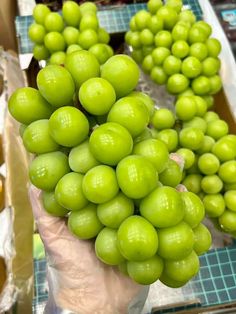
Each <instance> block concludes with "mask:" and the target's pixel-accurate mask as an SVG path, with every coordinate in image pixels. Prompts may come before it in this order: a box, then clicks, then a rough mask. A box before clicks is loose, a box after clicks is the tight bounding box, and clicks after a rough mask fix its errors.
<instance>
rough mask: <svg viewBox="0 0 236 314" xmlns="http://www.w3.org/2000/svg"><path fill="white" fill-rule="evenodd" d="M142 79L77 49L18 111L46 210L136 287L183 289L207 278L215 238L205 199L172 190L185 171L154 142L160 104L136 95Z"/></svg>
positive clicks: (122, 65) (51, 69) (45, 75)
mask: <svg viewBox="0 0 236 314" xmlns="http://www.w3.org/2000/svg"><path fill="white" fill-rule="evenodd" d="M138 80H139V68H138V66H137V64H136V63H135V62H134V61H133V60H132V59H131V58H130V57H129V56H125V55H115V56H112V57H111V58H109V59H108V60H107V61H106V62H105V64H104V65H103V66H102V67H101V68H100V65H99V63H98V61H97V59H96V58H95V56H94V55H93V54H92V53H91V52H89V51H85V50H81V51H76V52H74V53H72V54H68V55H67V57H66V60H65V66H64V67H62V66H59V65H48V66H46V67H45V68H44V69H41V70H40V71H39V73H38V75H37V87H38V89H34V88H30V87H24V88H19V89H17V90H16V91H15V92H14V93H13V94H12V96H11V97H10V99H9V105H8V108H9V111H10V113H11V115H12V116H13V117H14V118H15V119H16V120H17V121H19V122H20V123H21V124H22V126H21V135H22V139H23V143H24V146H25V148H26V149H27V151H29V152H30V153H33V154H35V158H34V160H33V161H32V162H31V165H30V168H29V177H30V180H31V182H32V183H33V184H34V185H35V186H36V187H37V188H39V189H41V190H42V191H43V192H42V200H43V205H44V208H45V210H46V211H47V212H48V213H50V214H52V215H54V216H60V217H64V216H66V217H68V228H69V229H70V231H71V232H72V233H73V234H74V235H75V236H77V237H78V238H80V239H85V240H89V239H91V241H94V242H95V251H96V255H97V257H98V258H99V259H100V260H101V261H102V262H104V263H106V264H108V265H112V266H118V267H119V268H120V270H121V271H122V272H124V273H125V274H127V275H129V276H130V277H131V278H132V279H133V280H134V281H136V282H138V283H140V284H144V285H145V284H151V283H153V282H155V281H156V280H158V279H160V280H161V281H162V282H163V283H164V284H166V285H167V286H170V287H180V286H183V285H184V284H186V282H187V281H188V280H190V279H191V278H192V277H193V276H195V275H196V274H197V272H198V270H199V258H198V255H201V254H203V253H204V252H206V251H207V250H208V249H209V247H210V246H211V235H210V233H209V231H208V229H207V228H206V227H205V226H204V225H203V224H202V223H201V222H202V219H203V218H204V215H205V210H204V206H203V203H202V201H201V200H200V198H199V197H198V196H196V195H194V194H193V193H192V192H188V191H183V192H180V191H178V190H177V189H175V186H174V187H172V186H167V185H168V184H165V182H167V183H168V177H170V176H172V177H174V176H175V170H176V169H178V171H179V172H180V176H181V178H182V172H181V169H180V167H179V166H178V165H177V163H176V162H175V161H173V160H172V159H173V158H174V156H169V152H168V145H166V144H165V143H163V142H162V140H159V139H155V138H153V136H152V129H150V128H149V127H148V126H149V124H150V121H152V116H153V114H154V115H156V113H154V102H153V101H152V99H151V98H150V97H149V96H148V95H146V94H144V93H142V92H138V91H135V90H134V89H135V88H136V86H137V83H138ZM171 124H172V122H171ZM170 157H171V158H170ZM175 157H176V156H175ZM170 164H172V165H174V166H175V167H174V168H173V169H174V170H173V171H172V170H171V171H172V172H171V171H170V169H172V168H171V166H170Z"/></svg>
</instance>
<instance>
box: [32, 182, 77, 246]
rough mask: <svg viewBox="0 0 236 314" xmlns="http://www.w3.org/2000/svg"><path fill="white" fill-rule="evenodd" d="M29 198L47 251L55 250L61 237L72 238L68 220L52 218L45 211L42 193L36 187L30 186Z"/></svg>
mask: <svg viewBox="0 0 236 314" xmlns="http://www.w3.org/2000/svg"><path fill="white" fill-rule="evenodd" d="M29 197H30V201H31V205H32V210H33V214H34V218H35V221H36V224H37V227H38V231H39V234H40V236H41V238H42V241H43V242H44V245H45V247H46V250H49V251H50V250H53V249H54V241H55V240H56V238H58V237H59V236H60V237H61V236H62V237H70V236H71V235H70V233H69V231H68V230H67V226H66V220H65V219H63V218H59V217H54V216H51V215H49V214H48V213H47V212H46V211H45V210H44V208H43V205H42V201H41V191H40V190H39V189H37V188H36V187H34V186H30V189H29Z"/></svg>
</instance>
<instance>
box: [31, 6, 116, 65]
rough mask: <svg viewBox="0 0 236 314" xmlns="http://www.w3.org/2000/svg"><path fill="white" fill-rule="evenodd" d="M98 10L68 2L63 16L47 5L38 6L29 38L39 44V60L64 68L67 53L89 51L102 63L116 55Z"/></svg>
mask: <svg viewBox="0 0 236 314" xmlns="http://www.w3.org/2000/svg"><path fill="white" fill-rule="evenodd" d="M96 13H97V7H96V5H95V4H94V3H92V2H85V3H83V4H81V5H80V6H79V5H78V4H77V3H76V2H74V1H66V2H64V4H63V7H62V15H60V14H59V13H57V12H51V11H50V9H49V8H48V7H47V6H46V5H44V4H38V5H36V6H35V8H34V11H33V17H34V23H33V24H31V25H30V27H29V31H28V35H29V38H30V39H31V41H32V42H33V43H34V44H35V45H34V48H33V55H34V58H35V59H36V60H47V61H48V63H49V64H57V65H62V64H64V62H65V58H66V54H70V53H72V52H73V51H77V50H82V49H83V50H84V49H85V50H89V51H90V52H92V53H93V54H94V55H95V57H96V58H97V59H98V61H99V63H100V64H103V63H105V62H106V60H107V59H108V58H109V57H111V56H112V55H113V49H112V48H111V47H110V46H109V45H108V43H109V40H110V36H109V34H108V33H107V32H106V30H105V29H104V28H101V27H99V21H98V18H97V16H96Z"/></svg>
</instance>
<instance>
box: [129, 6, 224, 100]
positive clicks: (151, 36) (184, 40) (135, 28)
mask: <svg viewBox="0 0 236 314" xmlns="http://www.w3.org/2000/svg"><path fill="white" fill-rule="evenodd" d="M147 8H148V11H146V10H141V11H139V12H137V13H136V14H135V15H134V16H133V17H132V18H131V20H130V30H129V31H128V32H127V33H126V35H125V40H126V42H127V44H128V45H130V46H131V47H132V52H131V56H132V57H133V58H134V60H135V61H136V62H138V63H139V64H141V66H142V69H143V70H144V71H145V72H146V73H148V74H150V76H151V79H152V80H153V81H154V82H155V83H157V84H158V85H164V84H165V85H166V88H167V91H168V92H169V93H171V94H174V95H179V94H182V93H184V94H186V93H187V94H188V95H190V94H191V95H193V94H194V95H198V96H208V95H214V94H216V93H217V92H218V91H219V90H220V89H221V87H222V83H221V78H220V76H219V75H218V72H219V69H220V66H221V62H220V59H219V58H218V55H219V53H220V51H221V45H220V42H219V41H218V40H217V39H215V38H210V35H211V33H212V29H211V26H210V25H209V24H207V23H206V22H204V21H198V22H196V17H195V15H194V14H193V12H192V11H190V10H183V11H181V10H182V1H181V0H167V1H166V4H165V5H163V2H162V1H161V0H150V1H149V2H148V4H147Z"/></svg>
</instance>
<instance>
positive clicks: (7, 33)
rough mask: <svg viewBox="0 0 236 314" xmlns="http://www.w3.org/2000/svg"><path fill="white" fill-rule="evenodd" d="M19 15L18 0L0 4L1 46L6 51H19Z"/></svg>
mask: <svg viewBox="0 0 236 314" xmlns="http://www.w3.org/2000/svg"><path fill="white" fill-rule="evenodd" d="M16 15H17V5H16V0H1V4H0V30H1V36H0V45H1V46H3V47H4V49H6V50H8V49H12V50H14V51H17V42H16V31H15V24H14V22H15V16H16Z"/></svg>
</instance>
